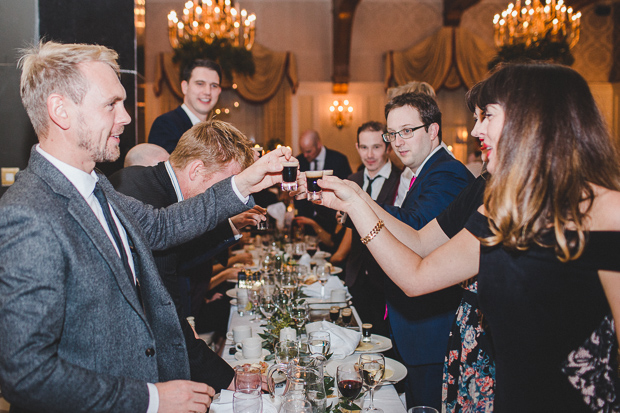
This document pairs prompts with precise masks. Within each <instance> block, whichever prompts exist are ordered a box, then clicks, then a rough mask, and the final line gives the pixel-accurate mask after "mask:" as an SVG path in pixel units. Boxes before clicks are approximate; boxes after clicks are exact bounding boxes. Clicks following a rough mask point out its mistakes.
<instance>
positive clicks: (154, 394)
mask: <svg viewBox="0 0 620 413" xmlns="http://www.w3.org/2000/svg"><path fill="white" fill-rule="evenodd" d="M146 385H147V387H148V388H149V408H148V409H147V410H146V413H157V410H159V392H158V391H157V387H156V386H155V385H154V384H153V383H146Z"/></svg>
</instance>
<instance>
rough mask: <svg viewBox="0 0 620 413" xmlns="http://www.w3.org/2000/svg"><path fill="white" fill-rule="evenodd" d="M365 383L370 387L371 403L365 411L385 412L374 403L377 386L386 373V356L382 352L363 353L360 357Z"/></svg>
mask: <svg viewBox="0 0 620 413" xmlns="http://www.w3.org/2000/svg"><path fill="white" fill-rule="evenodd" d="M359 365H360V369H361V370H362V377H363V378H364V383H365V384H366V386H368V388H369V389H370V405H369V406H368V407H367V408H365V409H364V410H362V411H363V412H374V413H383V410H381V409H378V408H376V407H375V405H374V394H375V387H376V386H377V385H378V384H379V383H381V381H382V380H383V375H384V374H385V357H384V356H383V354H381V353H368V354H362V355H360V358H359Z"/></svg>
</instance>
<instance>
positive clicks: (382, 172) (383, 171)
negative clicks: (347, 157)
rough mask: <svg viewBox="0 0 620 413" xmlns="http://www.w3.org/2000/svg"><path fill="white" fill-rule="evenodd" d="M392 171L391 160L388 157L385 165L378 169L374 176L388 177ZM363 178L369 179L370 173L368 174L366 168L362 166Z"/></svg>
mask: <svg viewBox="0 0 620 413" xmlns="http://www.w3.org/2000/svg"><path fill="white" fill-rule="evenodd" d="M391 173H392V162H391V161H390V160H389V159H388V160H387V162H386V163H385V165H383V166H382V167H381V169H379V172H377V174H376V175H375V178H376V177H378V176H380V177H382V178H385V179H388V178H389V177H390V174H391ZM364 179H365V180H370V179H371V178H370V175H368V169H366V168H364Z"/></svg>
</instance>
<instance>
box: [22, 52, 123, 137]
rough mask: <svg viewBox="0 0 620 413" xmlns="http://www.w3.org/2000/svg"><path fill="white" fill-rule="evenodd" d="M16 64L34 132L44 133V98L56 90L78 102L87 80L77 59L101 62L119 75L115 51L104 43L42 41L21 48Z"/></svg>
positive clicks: (85, 88)
mask: <svg viewBox="0 0 620 413" xmlns="http://www.w3.org/2000/svg"><path fill="white" fill-rule="evenodd" d="M20 52H21V57H20V59H19V62H18V67H19V68H20V69H21V71H22V75H21V82H20V93H21V97H22V103H23V105H24V108H26V112H27V113H28V116H29V117H30V121H31V122H32V126H33V127H34V131H35V132H36V134H37V136H39V139H40V138H45V137H47V133H48V126H49V125H48V119H49V116H48V113H47V98H48V97H49V96H50V95H51V94H53V93H58V94H61V95H63V96H68V97H69V98H70V99H71V100H72V101H73V102H74V103H76V104H80V103H81V102H82V99H83V98H84V96H85V95H86V92H88V81H87V80H86V78H85V77H84V73H83V72H82V71H81V70H80V67H79V65H80V63H85V62H102V63H105V64H107V65H109V66H110V67H111V68H112V69H114V71H115V72H116V74H117V75H118V74H119V73H120V72H119V67H118V64H117V62H116V60H117V58H118V54H117V53H116V52H115V51H114V50H112V49H109V48H107V47H105V46H98V45H91V44H62V43H56V42H46V43H45V42H43V41H41V42H40V43H39V44H38V45H35V46H32V47H30V48H27V49H22V50H21V51H20Z"/></svg>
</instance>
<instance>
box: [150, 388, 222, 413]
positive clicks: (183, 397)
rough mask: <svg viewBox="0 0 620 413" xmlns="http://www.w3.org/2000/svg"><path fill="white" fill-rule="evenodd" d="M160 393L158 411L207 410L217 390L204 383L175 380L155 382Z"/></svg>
mask: <svg viewBox="0 0 620 413" xmlns="http://www.w3.org/2000/svg"><path fill="white" fill-rule="evenodd" d="M155 387H157V391H158V393H159V410H157V412H158V413H168V412H170V413H177V412H183V413H184V412H206V411H207V409H208V408H209V406H211V400H212V398H213V396H214V395H215V390H214V389H213V388H212V387H209V386H207V385H206V384H204V383H196V382H193V381H188V380H174V381H167V382H164V383H155Z"/></svg>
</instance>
